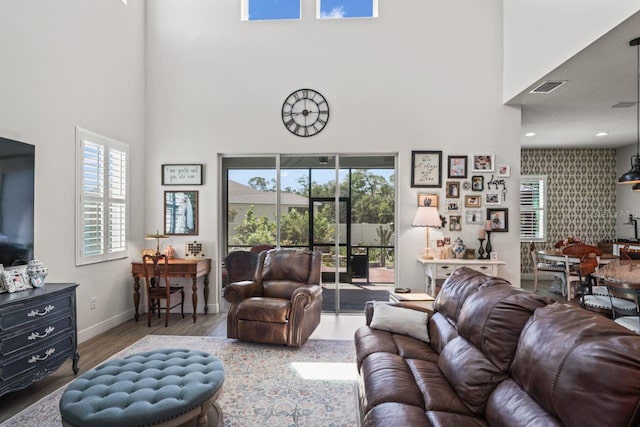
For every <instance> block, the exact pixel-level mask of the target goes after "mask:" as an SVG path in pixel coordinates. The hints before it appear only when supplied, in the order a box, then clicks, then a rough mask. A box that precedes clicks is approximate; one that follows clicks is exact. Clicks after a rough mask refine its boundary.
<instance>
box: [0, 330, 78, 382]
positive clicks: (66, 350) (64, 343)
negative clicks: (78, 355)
mask: <svg viewBox="0 0 640 427" xmlns="http://www.w3.org/2000/svg"><path fill="white" fill-rule="evenodd" d="M75 347H76V343H75V337H74V334H73V333H68V334H64V335H62V336H58V337H57V338H56V339H54V340H50V342H43V343H41V344H40V345H38V346H34V347H32V348H31V349H29V350H28V351H24V352H19V353H17V354H16V355H15V357H6V358H3V359H2V364H0V381H3V382H4V381H11V380H12V379H14V378H15V377H18V376H20V375H24V374H29V373H30V372H33V371H36V372H39V371H43V370H47V368H48V367H50V366H51V365H52V364H57V363H59V360H60V359H61V358H62V359H66V358H68V357H73V356H74V352H75V350H74V349H75Z"/></svg>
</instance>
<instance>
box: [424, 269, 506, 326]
mask: <svg viewBox="0 0 640 427" xmlns="http://www.w3.org/2000/svg"><path fill="white" fill-rule="evenodd" d="M499 283H502V284H507V285H508V284H509V282H507V281H505V280H504V279H500V278H497V277H490V276H487V275H486V274H483V273H481V272H479V271H476V270H472V269H470V268H468V267H460V268H458V269H457V270H456V271H454V272H453V273H451V275H450V276H449V278H447V280H446V281H445V282H444V283H443V285H442V289H441V290H440V293H439V294H438V296H437V297H436V300H435V301H434V303H433V308H434V310H435V311H438V312H440V313H441V314H442V315H443V316H444V317H447V318H449V319H451V320H452V321H453V322H454V323H457V322H458V315H459V314H460V309H461V308H462V305H463V304H464V302H465V301H466V300H467V298H468V297H469V295H472V294H473V293H475V292H476V291H477V290H478V289H480V288H482V287H485V286H493V285H496V284H499Z"/></svg>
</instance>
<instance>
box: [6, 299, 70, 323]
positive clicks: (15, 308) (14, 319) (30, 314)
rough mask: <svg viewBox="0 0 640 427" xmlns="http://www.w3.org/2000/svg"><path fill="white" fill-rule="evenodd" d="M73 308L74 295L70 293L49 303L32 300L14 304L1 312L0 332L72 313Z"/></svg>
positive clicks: (50, 300)
mask: <svg viewBox="0 0 640 427" xmlns="http://www.w3.org/2000/svg"><path fill="white" fill-rule="evenodd" d="M73 308H74V301H73V294H70V293H69V294H65V295H59V296H57V297H56V298H51V299H49V300H47V301H41V300H32V301H25V302H24V303H21V304H13V305H11V306H9V307H7V308H6V309H3V310H0V331H9V330H11V329H14V328H20V327H22V326H23V325H27V324H29V323H32V322H42V321H44V319H50V318H52V317H57V316H59V315H61V314H62V313H71V311H72V309H73Z"/></svg>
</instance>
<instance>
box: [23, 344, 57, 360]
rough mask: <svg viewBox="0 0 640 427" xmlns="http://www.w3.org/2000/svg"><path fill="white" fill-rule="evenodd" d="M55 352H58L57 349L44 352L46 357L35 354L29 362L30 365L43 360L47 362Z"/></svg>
mask: <svg viewBox="0 0 640 427" xmlns="http://www.w3.org/2000/svg"><path fill="white" fill-rule="evenodd" d="M55 352H56V349H55V348H49V349H47V350H46V351H45V352H44V356H40V355H39V354H34V355H33V356H31V358H30V359H29V360H28V362H29V363H36V362H41V361H43V360H47V359H48V358H49V356H51V355H52V354H53V353H55Z"/></svg>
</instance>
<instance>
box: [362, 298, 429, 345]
mask: <svg viewBox="0 0 640 427" xmlns="http://www.w3.org/2000/svg"><path fill="white" fill-rule="evenodd" d="M428 320H429V317H428V315H427V313H424V312H422V311H416V310H410V309H406V308H402V307H392V306H390V305H389V304H386V303H384V302H376V303H375V304H374V311H373V318H372V319H371V325H370V326H371V327H372V328H374V329H380V330H383V331H389V332H394V333H396V334H404V335H408V336H410V337H413V338H416V339H419V340H421V341H424V342H429V333H428V331H427V321H428Z"/></svg>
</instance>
